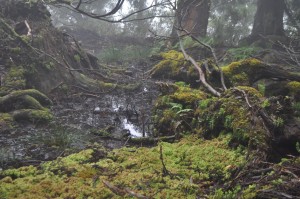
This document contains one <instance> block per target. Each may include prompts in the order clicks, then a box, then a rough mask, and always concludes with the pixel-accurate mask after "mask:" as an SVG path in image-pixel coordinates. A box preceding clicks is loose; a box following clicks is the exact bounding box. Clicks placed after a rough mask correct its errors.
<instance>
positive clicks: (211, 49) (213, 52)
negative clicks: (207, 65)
mask: <svg viewBox="0 0 300 199" xmlns="http://www.w3.org/2000/svg"><path fill="white" fill-rule="evenodd" d="M183 31H184V32H186V33H187V34H188V35H189V36H190V37H191V38H192V39H193V40H195V41H197V42H198V43H199V44H201V45H202V46H204V47H205V48H207V49H209V50H210V52H211V54H212V55H213V58H214V60H215V64H216V66H217V68H218V71H219V73H220V76H221V84H222V87H223V89H224V90H227V87H226V85H225V81H224V74H223V71H222V70H221V68H220V64H219V60H218V58H217V55H216V53H215V50H214V48H213V47H211V46H210V45H208V44H206V43H204V42H202V41H200V40H199V39H198V38H197V37H195V36H194V35H193V34H191V33H190V32H188V31H187V30H185V29H183Z"/></svg>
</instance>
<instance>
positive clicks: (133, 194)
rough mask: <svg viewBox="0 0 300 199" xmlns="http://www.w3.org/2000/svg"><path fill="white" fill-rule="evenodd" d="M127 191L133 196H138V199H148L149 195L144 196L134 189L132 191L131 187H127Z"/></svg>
mask: <svg viewBox="0 0 300 199" xmlns="http://www.w3.org/2000/svg"><path fill="white" fill-rule="evenodd" d="M125 191H126V192H127V193H128V194H129V195H130V196H133V197H136V198H138V199H148V197H146V196H143V195H141V194H139V193H135V192H133V191H131V190H130V189H129V188H125Z"/></svg>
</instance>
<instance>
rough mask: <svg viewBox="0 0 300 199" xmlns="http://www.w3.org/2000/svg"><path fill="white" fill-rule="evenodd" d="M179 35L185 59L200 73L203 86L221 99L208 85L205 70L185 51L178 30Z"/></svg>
mask: <svg viewBox="0 0 300 199" xmlns="http://www.w3.org/2000/svg"><path fill="white" fill-rule="evenodd" d="M177 35H178V38H179V45H180V49H181V51H182V53H183V55H184V57H185V59H186V60H187V61H190V62H191V63H192V64H193V66H194V67H195V68H196V69H197V71H198V73H199V81H201V83H202V84H203V86H204V87H205V88H207V89H208V90H209V91H210V92H211V93H212V94H213V95H215V96H218V97H220V96H221V94H220V93H219V92H218V91H217V90H216V89H214V88H213V87H212V86H211V85H210V84H209V83H207V81H206V78H205V74H204V72H203V70H202V69H201V67H200V66H199V65H198V63H197V62H196V60H195V59H194V58H192V57H191V56H189V55H188V54H187V52H186V51H185V49H184V46H183V43H182V40H181V38H180V33H179V31H178V30H177Z"/></svg>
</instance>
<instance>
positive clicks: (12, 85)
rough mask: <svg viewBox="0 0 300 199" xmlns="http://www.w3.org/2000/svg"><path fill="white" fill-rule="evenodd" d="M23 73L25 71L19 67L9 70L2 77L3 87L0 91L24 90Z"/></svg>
mask: <svg viewBox="0 0 300 199" xmlns="http://www.w3.org/2000/svg"><path fill="white" fill-rule="evenodd" d="M24 73H25V70H24V68H23V67H21V66H19V67H16V66H15V67H12V68H10V70H9V72H8V73H7V74H6V75H5V76H4V79H3V83H2V84H3V85H2V86H1V88H0V89H1V90H2V91H11V90H18V89H24V88H25V85H26V80H25V77H24Z"/></svg>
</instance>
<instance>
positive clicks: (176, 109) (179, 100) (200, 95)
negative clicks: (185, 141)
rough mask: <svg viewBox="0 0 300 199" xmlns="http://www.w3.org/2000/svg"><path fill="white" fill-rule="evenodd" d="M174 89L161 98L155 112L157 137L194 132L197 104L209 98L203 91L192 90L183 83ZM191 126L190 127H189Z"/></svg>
mask: <svg viewBox="0 0 300 199" xmlns="http://www.w3.org/2000/svg"><path fill="white" fill-rule="evenodd" d="M170 87H172V91H173V92H171V93H168V94H165V95H163V96H160V97H159V98H158V99H157V101H156V103H155V107H154V110H153V112H154V113H153V115H154V116H153V120H154V123H155V132H154V133H155V135H174V134H176V133H178V132H182V133H183V132H186V131H194V127H195V126H194V125H190V123H192V120H193V114H194V109H196V107H197V104H198V103H199V102H200V101H201V100H203V99H206V98H207V94H205V93H204V92H203V91H200V90H197V89H192V88H190V87H189V86H188V85H186V84H185V83H183V82H178V83H177V84H173V85H172V86H170V85H168V88H170ZM189 125H190V126H189Z"/></svg>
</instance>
